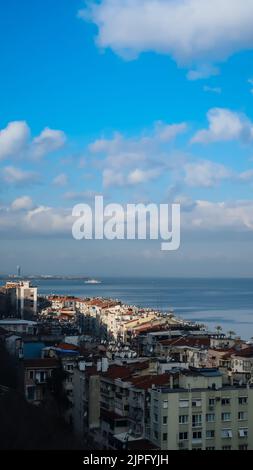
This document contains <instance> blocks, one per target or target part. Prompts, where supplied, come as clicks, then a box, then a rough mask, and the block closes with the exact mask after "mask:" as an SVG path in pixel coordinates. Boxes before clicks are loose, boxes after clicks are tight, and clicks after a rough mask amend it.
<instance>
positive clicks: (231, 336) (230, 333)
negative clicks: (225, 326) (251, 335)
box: [228, 330, 236, 339]
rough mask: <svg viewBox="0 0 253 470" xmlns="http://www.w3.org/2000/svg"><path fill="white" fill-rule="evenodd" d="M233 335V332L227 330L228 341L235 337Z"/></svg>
mask: <svg viewBox="0 0 253 470" xmlns="http://www.w3.org/2000/svg"><path fill="white" fill-rule="evenodd" d="M235 335H236V333H235V331H233V330H229V331H228V337H229V339H232V338H233V336H235Z"/></svg>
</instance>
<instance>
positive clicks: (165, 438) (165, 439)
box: [163, 432, 168, 441]
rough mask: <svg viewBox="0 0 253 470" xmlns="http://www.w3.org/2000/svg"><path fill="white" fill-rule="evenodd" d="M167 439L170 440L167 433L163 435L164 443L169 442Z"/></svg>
mask: <svg viewBox="0 0 253 470" xmlns="http://www.w3.org/2000/svg"><path fill="white" fill-rule="evenodd" d="M167 439H168V434H167V432H164V433H163V441H167Z"/></svg>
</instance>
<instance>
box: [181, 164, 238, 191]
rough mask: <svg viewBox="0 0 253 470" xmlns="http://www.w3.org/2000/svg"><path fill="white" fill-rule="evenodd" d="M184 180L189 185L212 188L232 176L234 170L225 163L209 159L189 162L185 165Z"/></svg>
mask: <svg viewBox="0 0 253 470" xmlns="http://www.w3.org/2000/svg"><path fill="white" fill-rule="evenodd" d="M184 172H185V177H184V181H185V183H186V184H187V185H188V186H193V187H194V186H198V187H206V188H210V187H212V186H216V185H217V184H218V183H219V182H220V181H221V180H224V179H227V178H231V176H232V175H233V173H232V171H231V170H229V169H228V168H226V167H225V166H224V165H220V164H218V163H213V162H211V161H208V160H203V161H199V162H196V163H187V164H186V165H185V167H184Z"/></svg>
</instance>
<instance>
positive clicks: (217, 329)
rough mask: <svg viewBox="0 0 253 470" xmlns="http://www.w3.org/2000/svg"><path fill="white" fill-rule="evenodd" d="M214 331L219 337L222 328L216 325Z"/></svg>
mask: <svg viewBox="0 0 253 470" xmlns="http://www.w3.org/2000/svg"><path fill="white" fill-rule="evenodd" d="M215 330H216V333H217V334H218V335H220V334H221V332H222V326H220V325H217V326H216V327H215Z"/></svg>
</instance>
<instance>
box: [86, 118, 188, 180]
mask: <svg viewBox="0 0 253 470" xmlns="http://www.w3.org/2000/svg"><path fill="white" fill-rule="evenodd" d="M186 130H187V124H186V123H184V122H181V123H176V124H166V123H164V122H162V121H157V122H155V123H154V125H153V127H152V129H151V130H150V131H145V132H142V133H140V135H137V136H135V137H126V136H124V135H123V134H120V133H118V132H116V133H115V134H114V135H113V137H112V138H111V139H106V138H104V137H103V138H101V139H98V140H95V141H94V142H92V143H91V144H90V145H89V150H90V152H91V154H92V155H98V156H99V157H100V156H103V157H104V158H103V160H101V159H99V160H97V162H96V164H97V166H98V167H99V168H102V169H103V184H104V187H109V186H113V185H114V186H124V185H126V186H127V185H136V184H141V183H145V182H148V181H150V180H152V179H154V178H156V177H157V176H159V174H160V173H161V169H162V168H165V167H168V165H169V158H168V146H171V145H172V142H173V141H174V139H176V137H177V136H179V135H181V134H183V133H185V132H186Z"/></svg>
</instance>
